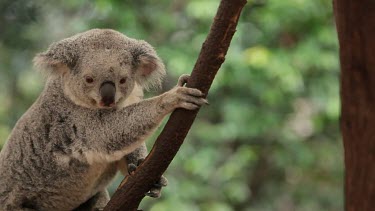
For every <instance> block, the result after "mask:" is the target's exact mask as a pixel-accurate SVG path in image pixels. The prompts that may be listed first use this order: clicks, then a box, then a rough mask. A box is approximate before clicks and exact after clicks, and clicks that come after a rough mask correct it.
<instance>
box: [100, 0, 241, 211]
mask: <svg viewBox="0 0 375 211" xmlns="http://www.w3.org/2000/svg"><path fill="white" fill-rule="evenodd" d="M246 2H247V1H246V0H222V1H221V3H220V6H219V9H218V11H217V14H216V16H215V19H214V22H213V24H212V26H211V30H210V32H209V34H208V36H207V39H206V41H205V42H204V43H203V46H202V49H201V52H200V54H199V58H198V60H197V62H196V63H195V66H194V69H193V72H192V74H191V77H190V79H189V81H188V83H187V84H186V86H187V87H191V88H197V89H200V90H201V91H202V92H204V93H206V94H207V92H208V90H209V88H210V86H211V84H212V81H213V79H214V77H215V75H216V73H217V71H218V70H219V68H220V66H221V64H222V63H223V62H224V60H225V55H226V53H227V51H228V48H229V45H230V41H231V40H232V37H233V34H234V33H235V31H236V26H237V23H238V19H239V17H240V14H241V11H242V8H243V7H244V6H245V4H246ZM197 113H198V110H195V111H188V110H183V109H176V110H175V111H174V112H173V113H172V115H171V116H170V118H169V120H168V122H167V124H166V126H165V127H164V129H163V131H162V132H161V134H160V135H159V137H158V138H157V140H156V141H155V144H154V147H153V148H152V150H151V152H150V154H149V155H148V156H147V158H146V160H145V161H144V162H143V163H142V164H141V165H140V166H139V167H138V168H137V169H136V171H135V172H134V173H133V174H132V175H129V176H127V177H126V178H125V179H124V180H123V181H122V183H121V185H120V186H119V188H118V189H117V191H116V192H115V194H114V195H113V196H112V199H111V201H110V202H109V203H108V205H107V206H106V208H105V209H104V210H105V211H115V210H132V211H133V210H137V208H138V206H139V203H140V202H141V201H142V199H143V197H144V194H145V193H146V192H148V191H149V190H150V189H151V187H152V185H153V184H154V183H155V182H157V181H158V180H159V178H160V177H161V175H162V174H163V173H164V171H165V170H166V169H167V168H168V166H169V164H170V163H171V161H172V160H173V158H174V156H175V155H176V153H177V151H178V150H179V149H180V147H181V145H182V143H183V141H184V139H185V137H186V135H187V133H188V131H189V129H190V127H191V125H192V124H193V121H194V119H195V117H196V115H197Z"/></svg>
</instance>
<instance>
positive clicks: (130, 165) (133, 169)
mask: <svg viewBox="0 0 375 211" xmlns="http://www.w3.org/2000/svg"><path fill="white" fill-rule="evenodd" d="M136 169H137V166H136V165H134V164H133V163H130V164H128V173H129V174H132V173H133V172H134V171H135V170H136Z"/></svg>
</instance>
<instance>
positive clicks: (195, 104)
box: [163, 75, 208, 110]
mask: <svg viewBox="0 0 375 211" xmlns="http://www.w3.org/2000/svg"><path fill="white" fill-rule="evenodd" d="M189 77H190V76H189V75H182V76H180V78H179V80H178V83H177V86H176V87H174V88H173V89H171V90H170V91H168V92H166V95H165V96H164V101H163V102H164V104H165V105H166V106H165V107H171V108H172V109H175V108H184V109H187V110H195V109H197V108H199V107H200V106H202V105H204V104H206V105H208V101H207V100H206V99H205V98H204V93H202V92H201V91H200V90H199V89H194V88H188V87H184V85H185V83H186V82H187V81H188V80H189Z"/></svg>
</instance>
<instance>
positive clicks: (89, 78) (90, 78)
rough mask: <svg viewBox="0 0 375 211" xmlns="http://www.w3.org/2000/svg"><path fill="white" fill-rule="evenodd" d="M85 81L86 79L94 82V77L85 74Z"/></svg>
mask: <svg viewBox="0 0 375 211" xmlns="http://www.w3.org/2000/svg"><path fill="white" fill-rule="evenodd" d="M85 81H86V83H89V84H91V83H92V82H94V79H93V78H92V77H90V76H86V77H85Z"/></svg>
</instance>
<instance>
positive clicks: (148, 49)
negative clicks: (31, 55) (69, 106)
mask: <svg viewBox="0 0 375 211" xmlns="http://www.w3.org/2000/svg"><path fill="white" fill-rule="evenodd" d="M34 62H35V64H36V65H37V66H39V67H42V68H44V69H47V70H49V73H52V74H54V75H55V74H59V75H60V76H61V78H62V83H63V89H64V93H65V95H67V97H68V98H70V99H71V100H72V101H73V102H74V103H76V104H77V105H80V106H83V107H87V108H92V109H103V108H104V109H105V108H115V107H116V106H117V105H119V104H121V103H122V102H123V101H124V100H126V98H127V97H129V95H131V93H132V91H133V89H134V87H135V86H137V87H139V86H140V87H142V88H146V89H147V88H148V87H150V86H155V85H156V86H158V85H160V83H161V79H162V77H163V76H164V75H165V70H164V65H163V63H162V62H161V60H160V59H159V57H158V56H157V54H156V52H155V51H154V49H153V48H152V46H151V45H149V44H148V43H146V42H144V41H139V40H135V39H131V38H128V37H126V36H124V35H123V34H121V33H119V32H116V31H113V30H108V29H93V30H90V31H87V32H84V33H81V34H77V35H75V36H73V37H70V38H67V39H64V40H62V41H60V42H57V43H54V44H52V45H51V46H50V47H49V49H48V50H47V51H46V52H44V53H41V54H38V55H37V56H36V57H35V59H34Z"/></svg>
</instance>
